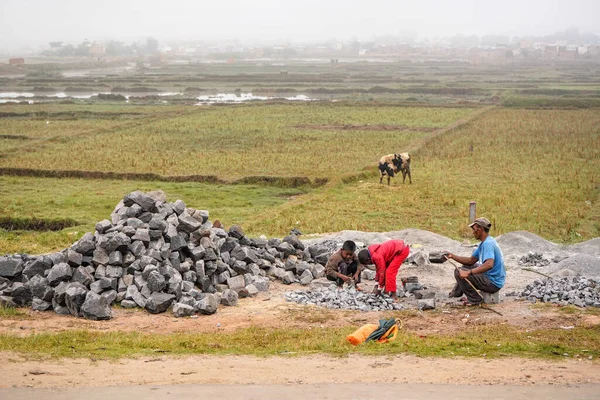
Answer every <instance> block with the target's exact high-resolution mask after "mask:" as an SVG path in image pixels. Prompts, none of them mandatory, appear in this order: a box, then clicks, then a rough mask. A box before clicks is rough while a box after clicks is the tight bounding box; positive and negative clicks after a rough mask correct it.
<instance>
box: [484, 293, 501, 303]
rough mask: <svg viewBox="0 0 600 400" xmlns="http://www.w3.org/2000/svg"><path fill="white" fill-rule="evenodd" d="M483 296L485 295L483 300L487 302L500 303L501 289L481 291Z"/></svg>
mask: <svg viewBox="0 0 600 400" xmlns="http://www.w3.org/2000/svg"><path fill="white" fill-rule="evenodd" d="M479 293H481V296H482V297H483V302H484V303H486V304H498V303H500V291H498V292H496V293H487V292H484V291H480V292H479Z"/></svg>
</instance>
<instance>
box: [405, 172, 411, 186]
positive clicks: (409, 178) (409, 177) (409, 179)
mask: <svg viewBox="0 0 600 400" xmlns="http://www.w3.org/2000/svg"><path fill="white" fill-rule="evenodd" d="M406 173H407V174H408V181H409V182H410V184H411V185H412V177H411V176H410V169H409V170H408V171H406Z"/></svg>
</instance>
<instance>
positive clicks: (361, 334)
mask: <svg viewBox="0 0 600 400" xmlns="http://www.w3.org/2000/svg"><path fill="white" fill-rule="evenodd" d="M377 328H379V325H375V324H366V325H363V326H361V327H360V328H358V329H357V330H355V331H354V332H352V333H351V334H349V335H348V336H346V340H347V341H349V342H350V343H352V344H353V345H355V346H356V345H358V344H361V343H363V342H364V341H365V340H367V338H368V337H369V335H370V334H371V333H373V332H375V329H377Z"/></svg>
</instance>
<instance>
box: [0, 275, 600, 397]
mask: <svg viewBox="0 0 600 400" xmlns="http://www.w3.org/2000/svg"><path fill="white" fill-rule="evenodd" d="M300 288H301V287H300V286H292V287H290V286H284V285H280V284H274V285H273V286H272V288H271V290H270V291H269V292H268V293H261V294H260V295H259V296H257V297H255V298H246V299H240V302H239V304H238V306H235V307H221V308H220V309H219V311H218V312H217V313H216V314H213V315H210V316H198V317H197V318H174V317H173V316H172V315H171V314H169V313H164V314H159V315H152V314H149V313H147V312H146V311H144V310H125V309H118V308H116V309H114V318H113V319H111V320H109V321H88V320H85V319H82V318H75V317H72V316H59V315H57V314H55V313H53V312H43V313H40V312H34V311H29V312H28V314H27V315H26V316H20V317H15V318H12V319H11V318H5V319H2V320H0V334H12V335H22V336H25V335H30V334H34V333H41V332H61V331H66V330H75V329H87V330H91V331H121V332H131V331H137V332H141V331H143V332H149V333H163V334H167V333H174V332H214V331H233V330H235V329H238V328H243V327H249V326H252V325H254V326H256V325H261V326H265V327H273V328H277V327H283V326H284V323H285V326H286V327H290V326H297V327H304V328H307V327H311V326H325V327H334V326H342V325H348V324H354V325H356V326H360V325H362V324H364V323H366V322H373V321H377V320H378V319H379V318H380V317H382V316H384V315H386V314H385V313H378V312H370V313H364V312H360V311H343V310H326V309H322V308H316V307H305V306H300V305H298V304H295V303H289V302H286V301H285V299H284V298H283V294H284V293H285V292H286V291H288V290H291V289H300ZM304 289H305V288H304ZM494 309H496V310H498V311H499V312H501V313H502V314H503V315H502V316H500V315H498V314H496V313H493V312H491V311H489V310H485V309H480V308H471V307H469V308H464V307H460V306H458V305H455V304H451V303H449V304H441V306H439V307H438V309H436V310H435V311H426V312H419V311H416V310H413V311H408V312H405V313H402V317H401V319H402V323H403V329H407V330H408V331H412V332H415V333H417V334H419V335H427V334H432V333H452V332H457V331H460V330H462V329H464V327H466V326H469V325H486V324H510V325H514V326H519V327H523V328H525V329H528V328H532V329H533V328H557V329H560V328H561V327H569V326H589V325H595V324H599V323H600V316H596V315H589V314H587V315H586V314H581V313H574V314H566V313H561V312H559V311H558V309H555V308H551V307H536V306H532V305H530V304H528V303H525V302H521V301H515V300H505V301H503V302H502V303H501V304H498V305H495V306H494ZM349 365H351V366H352V369H353V370H357V371H361V373H360V375H359V376H356V375H352V374H347V373H343V374H339V373H336V372H335V371H344V370H346V369H347V368H348V366H349ZM476 370H481V371H485V374H483V375H481V381H480V382H479V384H487V385H509V384H510V385H538V384H544V385H549V384H553V385H567V384H583V383H600V364H599V363H598V362H597V361H596V360H591V361H590V360H587V359H568V360H565V361H560V362H551V361H542V360H527V359H494V360H487V359H485V358H480V359H473V358H469V359H462V358H454V359H437V358H424V357H416V356H405V355H401V356H390V357H386V356H356V355H352V356H349V357H342V358H338V357H330V356H324V355H314V356H303V357H293V356H288V357H267V358H259V357H246V356H189V357H173V356H162V355H161V356H158V357H155V358H148V357H142V358H128V359H122V360H118V361H103V360H90V359H62V360H46V361H29V360H27V359H25V358H23V357H21V356H19V355H17V354H13V353H10V352H4V353H0V372H1V374H2V380H0V388H11V387H14V388H69V387H105V386H121V385H171V384H225V385H232V384H262V385H275V384H286V385H289V384H323V383H332V384H335V383H339V384H345V383H357V382H362V383H413V384H448V383H451V384H465V385H471V384H473V381H472V379H473V378H472V374H471V373H465V371H476Z"/></svg>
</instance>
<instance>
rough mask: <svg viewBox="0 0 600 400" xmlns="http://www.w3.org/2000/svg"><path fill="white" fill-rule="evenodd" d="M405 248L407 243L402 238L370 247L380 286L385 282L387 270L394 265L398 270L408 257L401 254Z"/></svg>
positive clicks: (376, 278) (376, 277)
mask: <svg viewBox="0 0 600 400" xmlns="http://www.w3.org/2000/svg"><path fill="white" fill-rule="evenodd" d="M405 248H406V245H405V244H404V241H402V240H388V241H387V242H384V243H381V244H372V245H370V246H369V247H368V249H369V253H370V255H371V262H373V264H375V280H376V281H377V282H378V283H379V285H380V286H383V285H384V284H385V270H386V269H388V268H390V267H392V268H395V269H396V271H397V270H398V269H399V268H400V265H401V264H402V262H403V261H404V260H405V259H406V257H402V256H401V253H402V251H404V249H405Z"/></svg>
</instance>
